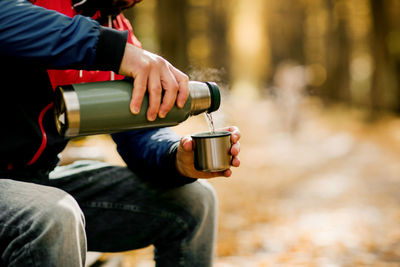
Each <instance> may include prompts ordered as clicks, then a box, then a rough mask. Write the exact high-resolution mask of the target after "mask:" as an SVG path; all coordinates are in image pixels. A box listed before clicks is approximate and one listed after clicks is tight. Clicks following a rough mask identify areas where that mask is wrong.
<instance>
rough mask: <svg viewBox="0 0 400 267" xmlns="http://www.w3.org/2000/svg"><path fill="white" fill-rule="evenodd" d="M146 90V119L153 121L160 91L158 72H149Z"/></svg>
mask: <svg viewBox="0 0 400 267" xmlns="http://www.w3.org/2000/svg"><path fill="white" fill-rule="evenodd" d="M148 92H149V107H148V109H147V119H148V120H149V121H154V120H155V119H156V117H157V113H158V111H159V108H160V103H161V92H162V88H161V82H160V79H159V74H158V73H157V72H155V71H154V72H151V73H150V76H149V83H148Z"/></svg>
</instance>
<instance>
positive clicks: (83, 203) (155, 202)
mask: <svg viewBox="0 0 400 267" xmlns="http://www.w3.org/2000/svg"><path fill="white" fill-rule="evenodd" d="M63 174H67V175H65V176H64V175H63ZM50 176H51V178H53V179H50V185H52V186H55V187H58V188H61V189H63V190H65V191H66V192H68V193H69V194H71V195H72V196H73V197H74V198H75V199H76V200H77V201H78V203H79V205H80V207H81V209H82V210H83V212H84V214H85V219H86V233H87V239H88V249H89V250H93V251H109V252H110V251H124V250H131V249H136V248H141V247H145V246H148V245H150V244H157V243H165V242H167V240H168V242H169V241H170V240H172V239H181V238H183V237H184V236H185V234H187V233H189V232H190V231H192V230H193V229H191V228H193V227H195V225H196V219H197V218H196V216H197V215H196V212H197V211H200V210H202V207H200V206H204V202H203V201H202V200H201V199H202V198H204V196H207V195H209V196H210V199H212V198H213V196H212V195H213V191H212V189H210V188H208V187H207V186H204V185H203V184H202V183H199V182H195V183H191V184H187V185H183V186H177V187H170V188H167V187H162V186H158V185H155V184H153V183H151V182H147V181H145V180H144V179H141V178H140V177H138V176H137V175H135V174H134V173H133V172H132V171H130V170H129V169H127V168H124V167H116V166H106V165H99V166H98V168H96V167H94V165H93V164H92V163H90V162H83V163H76V164H74V165H72V166H68V167H65V168H64V169H58V170H56V171H55V172H54V173H52V174H51V175H50ZM166 179H167V178H166ZM209 203H210V204H214V203H213V200H210V201H209ZM206 205H207V204H206ZM199 216H201V215H199Z"/></svg>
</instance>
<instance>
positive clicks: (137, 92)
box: [130, 76, 147, 114]
mask: <svg viewBox="0 0 400 267" xmlns="http://www.w3.org/2000/svg"><path fill="white" fill-rule="evenodd" d="M146 88H147V77H146V76H137V77H135V80H134V81H133V92H132V100H131V103H130V109H131V112H132V113H133V114H138V113H139V111H140V108H141V107H142V101H143V97H144V94H145V93H146Z"/></svg>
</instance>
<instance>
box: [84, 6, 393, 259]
mask: <svg viewBox="0 0 400 267" xmlns="http://www.w3.org/2000/svg"><path fill="white" fill-rule="evenodd" d="M126 16H127V17H128V18H129V19H130V20H131V21H132V23H133V28H134V31H135V34H136V35H137V37H138V39H139V40H140V41H141V42H142V44H143V47H144V48H145V49H147V50H149V51H151V52H154V53H157V54H160V55H162V56H163V57H165V58H166V59H167V60H169V61H170V62H171V63H172V64H173V65H175V66H177V67H178V68H180V69H181V70H183V71H185V72H186V73H188V74H189V76H190V77H191V79H194V80H205V81H207V80H211V81H216V82H217V83H219V85H220V86H221V87H222V88H223V99H222V107H221V109H220V110H219V111H217V112H215V115H214V118H215V120H216V124H217V126H227V125H238V126H239V127H240V129H241V132H242V135H243V136H242V139H241V145H242V146H241V150H242V151H241V162H242V164H241V167H240V168H237V169H235V170H234V173H233V176H232V177H231V178H229V179H213V180H211V181H210V182H211V183H212V184H213V186H214V187H215V189H216V190H217V193H218V196H219V210H220V212H219V236H218V243H217V260H216V263H215V266H217V267H230V266H235V267H236V266H245V267H247V266H277V265H278V266H330V267H331V266H400V227H399V224H400V198H399V189H400V119H399V117H398V114H399V112H400V0H384V1H380V0H351V1H349V0H296V1H293V0H290V1H289V0H282V1H273V0H252V1H246V0H229V1H228V0H145V1H143V2H141V3H139V4H138V5H136V6H135V7H134V8H132V9H130V10H127V11H126ZM175 129H176V131H178V132H179V133H180V134H190V133H193V132H196V131H201V130H205V129H207V123H206V121H205V119H204V118H203V117H202V116H197V117H193V118H191V119H189V120H188V121H186V122H184V123H182V124H181V125H179V126H178V127H176V128H175ZM95 138H96V137H95ZM87 142H89V143H88V144H89V145H92V144H94V143H95V142H94V143H90V142H91V141H87ZM96 144H97V143H96ZM86 151H89V150H86ZM90 151H91V155H93V153H94V151H95V150H90ZM104 160H108V161H110V162H116V163H118V156H117V155H115V154H112V153H105V156H104ZM122 265H123V266H124V267H127V266H154V263H153V262H152V259H151V248H147V249H144V250H143V251H137V252H134V253H127V254H124V256H123V260H122Z"/></svg>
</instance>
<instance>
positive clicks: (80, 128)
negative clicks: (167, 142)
mask: <svg viewBox="0 0 400 267" xmlns="http://www.w3.org/2000/svg"><path fill="white" fill-rule="evenodd" d="M132 90H133V83H132V81H128V80H122V81H107V82H93V83H82V84H73V85H67V86H59V87H57V88H56V103H55V120H56V125H57V129H58V132H59V133H60V134H61V135H63V136H65V137H75V136H83V135H92V134H104V133H113V132H120V131H126V130H131V129H141V128H150V127H164V126H174V125H177V124H179V123H180V122H182V121H184V120H186V119H187V118H188V117H189V116H192V115H197V114H200V113H202V112H209V113H211V112H213V111H215V110H217V109H218V108H219V106H220V101H221V96H220V91H219V88H218V86H217V84H215V83H213V82H205V83H204V82H196V81H190V82H189V98H188V100H187V101H186V103H185V106H184V107H183V108H178V107H177V106H174V107H173V108H172V109H171V110H170V111H169V112H168V114H167V116H166V117H165V118H162V119H161V118H157V119H156V120H154V121H148V120H147V117H146V112H147V107H148V95H147V94H146V95H145V97H144V99H143V102H142V107H141V110H140V112H139V114H137V115H133V114H132V113H131V112H130V109H129V103H130V100H131V97H132Z"/></svg>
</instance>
